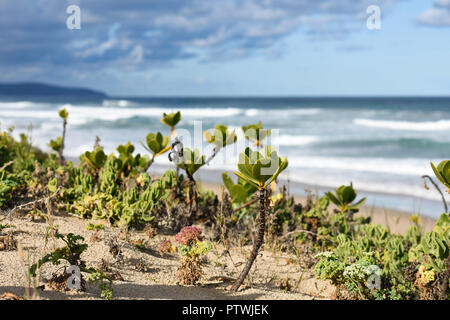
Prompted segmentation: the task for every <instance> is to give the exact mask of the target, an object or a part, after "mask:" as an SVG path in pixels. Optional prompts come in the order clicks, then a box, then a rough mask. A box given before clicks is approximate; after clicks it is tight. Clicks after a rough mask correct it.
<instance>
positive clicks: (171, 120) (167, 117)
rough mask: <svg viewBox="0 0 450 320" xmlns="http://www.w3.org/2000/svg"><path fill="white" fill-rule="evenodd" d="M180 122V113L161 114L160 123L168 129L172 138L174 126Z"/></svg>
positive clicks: (174, 134) (173, 136) (174, 135)
mask: <svg viewBox="0 0 450 320" xmlns="http://www.w3.org/2000/svg"><path fill="white" fill-rule="evenodd" d="M180 120H181V113H180V111H177V112H172V113H169V114H166V113H163V117H162V119H161V122H162V123H163V124H165V125H166V126H169V127H170V136H171V137H172V138H175V137H176V132H175V126H176V125H177V123H178V122H180Z"/></svg>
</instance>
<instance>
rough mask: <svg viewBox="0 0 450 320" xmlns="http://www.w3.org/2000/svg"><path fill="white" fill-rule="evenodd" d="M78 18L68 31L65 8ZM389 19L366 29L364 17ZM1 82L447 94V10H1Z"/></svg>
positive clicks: (314, 1)
mask: <svg viewBox="0 0 450 320" xmlns="http://www.w3.org/2000/svg"><path fill="white" fill-rule="evenodd" d="M70 5H78V6H79V7H80V9H81V29H79V30H77V29H73V30H69V29H68V28H67V27H66V20H67V18H68V17H69V14H67V12H66V9H67V7H68V6H70ZM370 5H378V6H379V7H380V9H381V29H380V30H369V29H368V28H367V26H366V20H367V18H368V17H369V14H368V13H367V12H366V9H367V7H368V6H370ZM0 15H1V18H0V30H1V31H0V71H1V72H0V82H16V81H42V82H47V83H52V84H62V85H70V86H83V87H91V88H95V89H99V90H103V91H105V92H107V93H109V94H111V95H121V96H123V95H140V96H145V95H147V96H154V95H158V96H161V95H162V96H173V95H176V96H182V95H194V96H202V95H208V96H211V95H239V96H242V95H309V96H316V95H450V59H449V57H450V0H378V1H376V0H141V1H138V0H127V1H111V0H95V1H92V0H90V1H88V0H84V1H83V0H67V1H63V0H33V1H29V0H0Z"/></svg>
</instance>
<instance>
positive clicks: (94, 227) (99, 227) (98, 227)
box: [86, 223, 105, 231]
mask: <svg viewBox="0 0 450 320" xmlns="http://www.w3.org/2000/svg"><path fill="white" fill-rule="evenodd" d="M104 229H105V225H104V224H93V223H89V224H88V226H87V227H86V230H90V231H92V230H96V231H98V230H104Z"/></svg>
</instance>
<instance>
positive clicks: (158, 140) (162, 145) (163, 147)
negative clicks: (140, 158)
mask: <svg viewBox="0 0 450 320" xmlns="http://www.w3.org/2000/svg"><path fill="white" fill-rule="evenodd" d="M146 142H147V145H146V146H145V145H144V148H145V149H147V151H149V152H151V153H152V155H153V157H156V156H159V155H161V154H163V153H165V152H166V151H168V150H169V149H170V146H169V143H170V138H169V137H168V136H163V135H162V134H161V133H160V132H157V133H156V134H154V133H152V132H150V133H149V134H148V135H147V138H146Z"/></svg>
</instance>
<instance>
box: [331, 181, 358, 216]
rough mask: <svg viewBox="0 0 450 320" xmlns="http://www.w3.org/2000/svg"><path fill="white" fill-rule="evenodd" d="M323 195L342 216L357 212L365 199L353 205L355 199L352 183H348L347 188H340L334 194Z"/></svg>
mask: <svg viewBox="0 0 450 320" xmlns="http://www.w3.org/2000/svg"><path fill="white" fill-rule="evenodd" d="M325 194H326V196H327V197H328V198H329V199H330V201H331V202H333V203H334V204H335V205H336V206H337V207H338V208H339V210H340V211H341V213H343V214H344V213H346V212H348V211H351V212H352V213H356V212H358V211H359V207H360V206H362V205H363V204H364V203H365V202H366V198H362V199H361V200H359V201H358V202H356V203H353V200H355V199H356V191H355V189H353V184H352V183H350V185H349V186H345V185H343V186H340V187H339V188H337V189H336V193H332V192H331V191H329V192H327V193H325Z"/></svg>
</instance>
